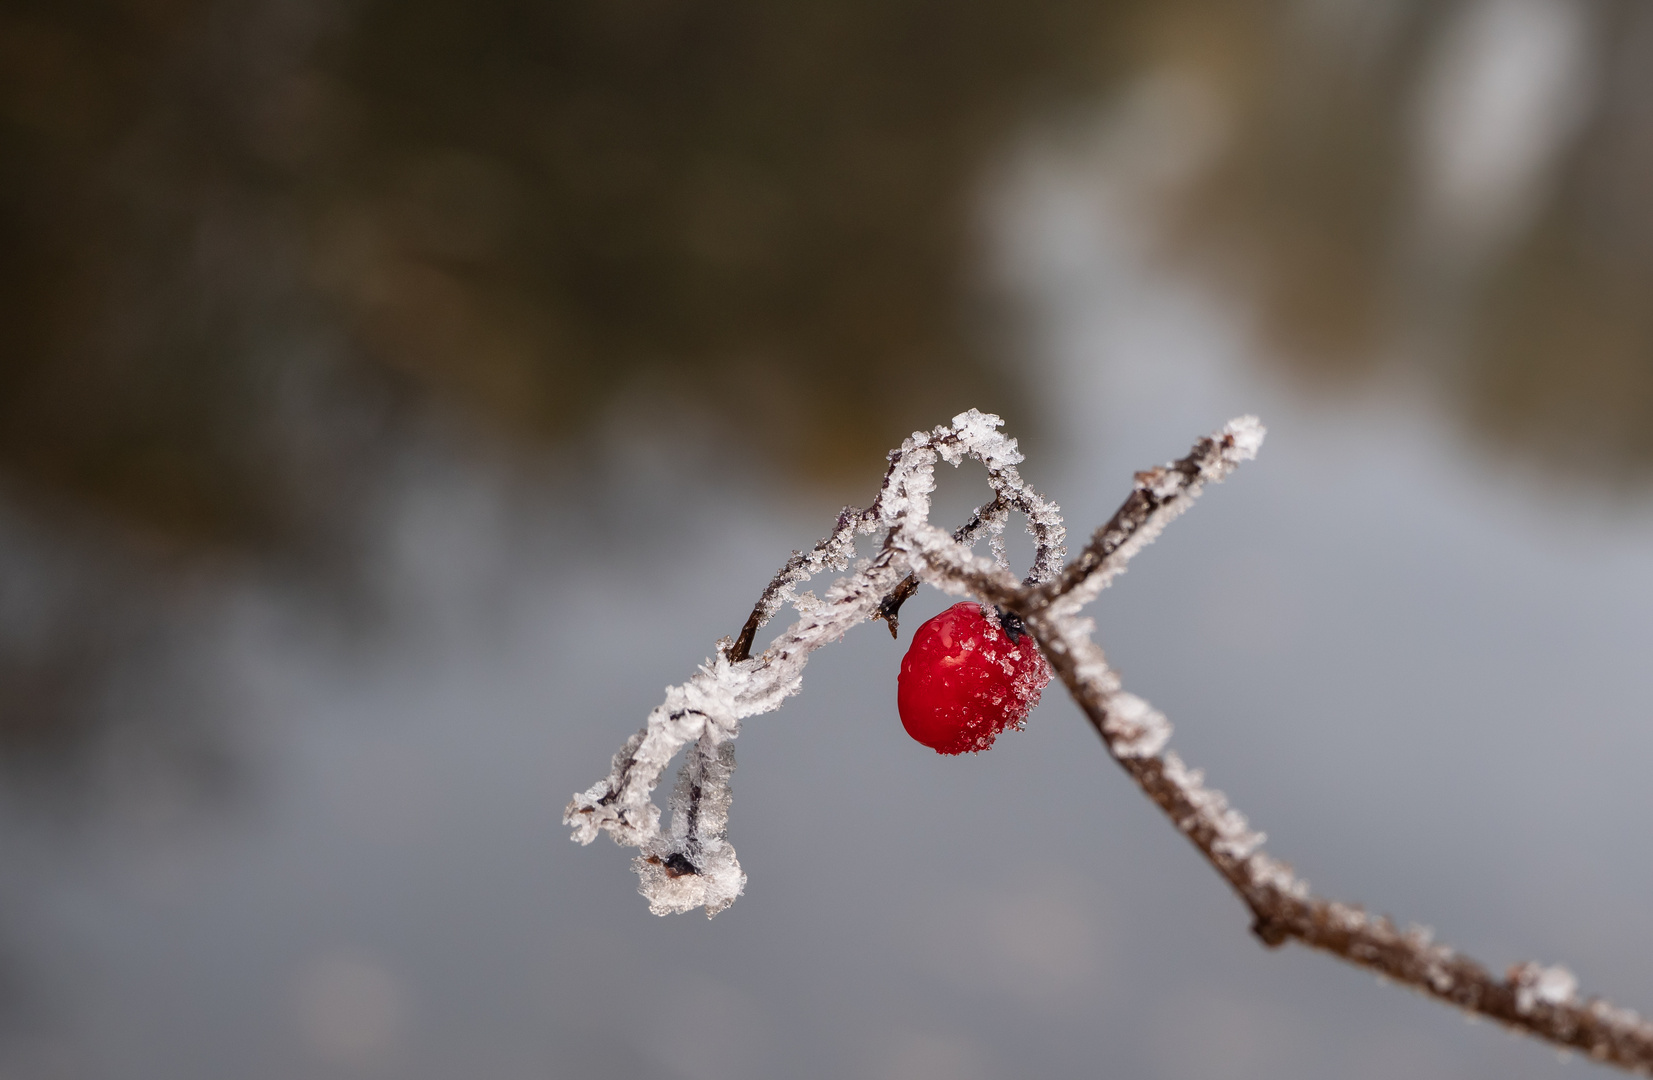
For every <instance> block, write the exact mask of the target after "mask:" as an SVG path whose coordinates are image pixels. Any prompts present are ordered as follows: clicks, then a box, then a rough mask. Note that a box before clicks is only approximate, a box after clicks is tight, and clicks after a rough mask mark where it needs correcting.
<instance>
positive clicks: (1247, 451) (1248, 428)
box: [1212, 415, 1268, 479]
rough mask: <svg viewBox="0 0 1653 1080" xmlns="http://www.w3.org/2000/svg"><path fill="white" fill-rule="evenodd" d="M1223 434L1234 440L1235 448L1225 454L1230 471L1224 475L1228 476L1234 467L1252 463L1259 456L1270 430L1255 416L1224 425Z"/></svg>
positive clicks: (1247, 416) (1242, 417)
mask: <svg viewBox="0 0 1653 1080" xmlns="http://www.w3.org/2000/svg"><path fill="white" fill-rule="evenodd" d="M1222 434H1223V435H1227V436H1229V437H1230V438H1231V439H1233V440H1234V445H1233V448H1232V449H1230V450H1225V451H1224V453H1223V460H1224V461H1226V462H1227V463H1228V469H1225V470H1224V471H1223V474H1224V475H1227V474H1228V472H1229V471H1231V470H1232V469H1233V468H1234V466H1236V465H1238V464H1240V463H1241V462H1242V461H1251V460H1252V459H1254V458H1255V457H1256V456H1257V451H1259V450H1261V449H1262V448H1263V438H1264V436H1266V435H1267V434H1268V428H1266V427H1264V426H1263V422H1262V421H1261V420H1259V419H1257V418H1256V417H1255V416H1251V415H1246V416H1241V417H1238V418H1236V419H1233V420H1230V421H1229V422H1228V423H1226V424H1224V425H1223V430H1222ZM1212 479H1221V477H1212Z"/></svg>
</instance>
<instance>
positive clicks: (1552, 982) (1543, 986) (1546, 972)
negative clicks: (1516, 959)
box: [1508, 963, 1578, 1016]
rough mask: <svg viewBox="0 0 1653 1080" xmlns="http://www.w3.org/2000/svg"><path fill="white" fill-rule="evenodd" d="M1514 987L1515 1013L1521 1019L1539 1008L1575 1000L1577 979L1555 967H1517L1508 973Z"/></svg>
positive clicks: (1576, 996)
mask: <svg viewBox="0 0 1653 1080" xmlns="http://www.w3.org/2000/svg"><path fill="white" fill-rule="evenodd" d="M1508 978H1509V982H1510V984H1511V985H1512V986H1514V987H1515V1011H1516V1012H1518V1013H1521V1014H1522V1015H1523V1016H1525V1015H1527V1014H1529V1013H1531V1012H1532V1011H1533V1010H1534V1009H1536V1008H1537V1007H1538V1006H1539V1005H1541V1004H1542V1005H1570V1004H1572V1003H1574V1002H1575V1001H1577V1000H1578V976H1576V975H1574V974H1573V973H1572V972H1570V971H1568V970H1567V969H1566V968H1564V967H1562V966H1561V965H1559V964H1556V965H1552V966H1551V967H1543V966H1541V965H1538V964H1533V963H1527V964H1517V965H1515V966H1514V967H1512V968H1510V970H1509V976H1508Z"/></svg>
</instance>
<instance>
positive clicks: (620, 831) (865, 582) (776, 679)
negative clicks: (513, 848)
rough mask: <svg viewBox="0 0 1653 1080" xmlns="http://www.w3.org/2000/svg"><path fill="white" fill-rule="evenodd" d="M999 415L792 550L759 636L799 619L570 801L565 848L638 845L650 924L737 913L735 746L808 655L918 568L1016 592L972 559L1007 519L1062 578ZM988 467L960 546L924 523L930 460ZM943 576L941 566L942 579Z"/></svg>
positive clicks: (933, 439)
mask: <svg viewBox="0 0 1653 1080" xmlns="http://www.w3.org/2000/svg"><path fill="white" fill-rule="evenodd" d="M1002 425H1003V421H1002V420H1000V419H999V418H998V417H996V416H993V415H990V414H986V413H981V412H977V411H976V410H975V409H971V410H969V411H968V412H963V413H960V414H959V415H958V416H956V417H954V418H953V424H952V426H951V427H938V428H936V429H934V430H933V431H929V432H915V433H914V434H913V435H912V437H911V438H909V439H907V440H906V441H905V442H903V443H902V445H901V449H900V450H898V451H896V452H895V453H893V454H891V456H890V467H889V471H888V472H887V473H886V475H885V478H884V484H883V487H882V489H881V490H880V492H879V495H878V499H877V500H876V501H875V502H874V503H873V505H872V506H871V507H870V508H869V509H867V510H865V511H861V510H855V509H853V508H846V509H845V510H844V511H843V513H841V514H840V515H839V517H838V524H837V527H836V528H835V529H834V530H833V532H832V533H831V534H830V535H829V536H827V537H826V538H825V539H823V540H822V541H821V542H820V543H819V544H817V545H816V546H815V548H814V549H813V550H812V551H809V552H794V553H793V555H792V558H791V559H789V560H788V561H787V564H786V565H785V566H784V567H782V568H781V571H780V572H779V573H778V574H777V575H776V576H775V579H774V580H773V581H772V582H771V583H770V586H769V588H768V589H767V590H766V591H765V593H764V596H763V598H762V599H761V600H760V601H759V603H758V605H757V609H756V611H755V612H754V616H755V618H756V622H757V624H758V625H759V626H761V625H762V624H763V623H764V622H767V621H768V619H769V618H770V617H771V616H772V615H773V614H774V613H775V612H776V611H778V610H779V609H780V607H781V606H782V605H783V604H785V603H791V604H792V606H793V607H794V609H795V610H796V611H797V612H798V615H799V619H798V620H797V621H796V622H794V623H793V624H792V625H791V626H790V627H788V628H787V630H786V631H785V632H784V633H782V634H781V635H780V636H779V637H777V638H776V639H775V640H774V642H772V643H771V644H770V646H769V647H768V648H767V649H765V650H764V651H763V654H762V655H760V656H757V657H753V658H750V659H745V660H732V659H731V658H730V657H731V649H732V645H733V643H732V642H731V641H729V640H728V639H725V640H724V641H723V642H720V643H719V647H718V653H717V656H716V657H715V658H714V659H711V660H708V661H707V662H706V663H705V664H703V665H702V666H701V668H700V670H699V671H698V672H697V673H696V674H695V675H694V676H693V677H692V678H690V679H689V681H688V682H686V683H683V684H681V685H679V686H672V687H668V688H667V690H666V699H665V701H664V702H663V703H662V704H661V705H659V706H657V707H656V708H655V709H654V710H653V711H652V712H651V713H649V717H648V722H647V724H646V726H645V727H644V728H643V730H642V731H640V732H638V733H637V734H636V735H633V736H632V737H631V738H630V739H629V740H628V741H627V742H626V744H625V746H623V747H622V748H621V749H620V752H619V753H618V754H616V755H615V756H614V761H613V767H612V770H611V771H610V773H609V775H608V777H607V778H605V779H604V780H602V781H600V782H599V783H597V784H594V785H592V786H591V787H590V788H588V789H586V790H585V791H583V792H581V793H579V794H577V795H575V796H574V799H573V801H572V802H570V803H569V805H568V808H567V810H566V811H565V812H564V814H563V822H564V824H566V825H568V826H570V827H571V828H572V830H573V839H574V840H576V841H578V842H579V843H582V844H589V843H590V842H591V841H592V840H594V839H596V838H597V835H598V834H599V833H600V832H607V833H608V834H609V835H610V836H612V837H613V838H614V840H615V842H616V843H620V844H624V845H629V846H632V847H637V848H640V849H642V854H641V855H639V856H638V857H637V859H636V860H635V862H634V866H635V868H636V870H637V872H638V875H639V878H640V879H641V883H640V885H639V891H640V892H641V893H642V894H643V895H644V896H645V897H646V898H647V899H648V901H649V908H650V910H651V911H654V912H655V913H656V914H667V913H669V912H674V911H687V910H690V909H692V908H695V907H704V908H705V909H706V913H707V915H708V916H713V915H716V914H717V913H718V912H719V911H721V910H723V909H724V908H726V907H728V906H729V904H731V903H733V902H734V900H735V898H736V897H737V896H739V895H740V893H741V891H742V890H743V889H744V887H745V883H746V875H745V874H744V873H743V872H742V871H741V868H740V863H739V861H738V860H737V859H736V858H735V850H734V848H733V847H732V846H730V845H729V844H728V843H727V841H726V840H725V839H724V832H725V830H726V828H727V824H728V815H729V802H730V788H729V776H730V774H731V773H732V772H733V770H734V766H735V759H734V747H733V746H732V745H731V743H732V741H733V740H734V739H735V738H736V737H737V736H738V735H739V734H740V722H741V721H742V720H744V719H746V718H747V717H750V716H756V715H760V714H762V713H766V712H771V711H773V710H774V709H777V708H779V707H780V705H781V703H782V701H784V700H785V698H786V697H788V696H789V695H791V694H795V693H797V692H798V689H799V688H800V686H801V685H802V681H803V669H804V666H805V664H807V663H808V661H809V656H810V654H811V653H813V652H814V651H815V650H816V649H818V648H820V647H821V646H823V645H825V644H827V643H829V642H832V641H836V640H837V639H838V638H840V637H842V636H843V635H844V633H845V632H846V631H848V630H850V629H851V628H853V627H855V626H857V625H859V624H861V623H863V622H866V621H867V620H868V619H869V618H870V617H871V616H872V615H873V613H874V612H876V611H877V610H878V608H879V604H880V603H881V602H882V601H883V599H884V598H885V597H886V596H888V595H890V593H891V592H892V591H893V590H894V588H895V587H896V585H897V584H898V583H899V582H900V581H901V579H902V577H903V576H904V575H905V574H907V573H909V572H917V573H919V574H920V576H921V577H922V578H923V579H924V580H926V581H928V582H930V583H931V584H935V585H941V586H943V587H945V588H948V589H949V590H950V591H960V592H963V591H972V590H974V591H977V592H980V591H982V590H983V589H987V590H990V591H991V590H1013V589H1015V588H1016V587H1017V583H1016V581H1015V579H1014V577H1012V576H1011V575H1010V574H1009V573H1008V571H1007V570H1005V569H1004V568H1003V567H1002V566H1000V565H998V564H997V563H996V561H995V560H991V559H980V558H977V557H976V556H974V555H972V554H971V553H970V545H971V544H972V543H974V542H975V540H976V539H977V538H978V536H979V535H980V534H981V533H982V532H987V533H989V534H996V532H997V531H998V530H1001V529H1002V528H1003V523H1004V520H1005V518H1006V516H1007V515H1008V513H1009V511H1010V510H1017V511H1019V512H1021V513H1023V514H1024V515H1026V517H1027V519H1028V531H1029V532H1031V533H1032V534H1033V537H1034V541H1035V544H1036V549H1037V554H1036V556H1035V561H1034V566H1033V570H1032V572H1031V573H1030V574H1029V577H1028V579H1027V580H1028V581H1029V582H1043V581H1047V580H1049V579H1050V578H1052V577H1054V576H1055V575H1056V574H1057V573H1058V572H1060V570H1061V566H1062V559H1063V556H1064V555H1065V554H1066V550H1065V548H1064V547H1063V541H1064V539H1065V530H1064V529H1063V527H1062V519H1061V511H1060V510H1059V508H1058V507H1057V506H1056V505H1055V504H1054V503H1051V502H1049V501H1047V500H1046V499H1044V497H1043V496H1041V495H1039V493H1038V492H1036V491H1034V490H1033V489H1032V488H1031V487H1029V486H1028V485H1027V484H1026V483H1024V482H1023V480H1022V478H1021V476H1020V475H1019V474H1018V473H1017V471H1016V468H1015V466H1016V465H1017V463H1019V462H1020V461H1021V460H1022V455H1021V453H1020V452H1019V451H1018V450H1017V448H1016V441H1015V440H1014V439H1010V438H1006V437H1005V436H1004V435H1003V434H1001V433H1000V432H999V431H998V430H997V429H998V428H999V427H1000V426H1002ZM967 457H972V458H975V459H977V460H979V461H980V462H981V463H982V464H983V465H984V466H986V468H987V472H988V483H989V484H990V485H991V487H992V488H993V492H994V500H993V502H992V503H989V504H988V505H986V506H984V507H982V508H981V509H980V510H978V511H977V513H976V515H975V518H974V520H975V522H976V523H977V525H978V527H977V528H975V529H973V530H965V532H966V535H963V536H961V537H959V538H957V539H955V538H954V537H953V536H951V535H949V534H948V533H946V532H943V531H942V530H940V529H937V528H934V527H933V526H931V525H930V524H929V523H928V521H927V518H928V516H929V512H930V494H931V492H933V491H934V490H935V466H936V463H937V461H946V462H947V463H949V464H951V465H958V464H960V463H961V462H963V461H964V459H965V458H967ZM879 531H886V532H887V535H886V539H885V543H884V546H883V549H882V550H881V551H880V552H879V553H878V554H877V555H876V556H874V557H873V558H870V559H865V560H861V561H860V562H859V563H858V564H857V565H856V568H855V571H854V572H853V573H851V574H848V575H845V576H843V577H840V578H838V579H837V580H836V581H834V582H833V583H832V585H831V586H830V587H828V589H827V590H826V594H825V596H824V597H821V598H819V599H817V598H816V597H815V596H814V595H812V594H810V593H804V594H802V595H799V594H798V593H797V592H796V586H797V585H798V584H799V583H800V582H803V581H806V580H808V579H809V578H810V577H812V576H813V575H814V574H816V573H819V572H820V571H822V570H826V569H833V570H842V569H844V568H846V567H847V566H848V565H849V563H850V561H851V559H853V558H854V551H855V536H856V535H857V534H858V533H875V532H879ZM935 566H940V567H944V568H945V569H941V570H937V569H935V568H934V567H935ZM690 744H693V745H694V749H693V750H692V751H691V752H690V754H689V757H688V760H687V761H686V763H685V765H684V766H683V770H682V775H681V776H680V779H679V783H678V786H677V790H676V792H675V794H674V797H673V801H672V824H671V831H670V833H669V835H662V833H661V831H660V816H661V815H660V808H659V807H658V806H656V805H655V804H654V803H653V801H652V796H653V793H654V789H655V788H656V787H657V786H658V785H659V782H660V777H661V775H662V773H664V771H665V769H666V767H667V766H668V765H669V764H670V763H671V760H672V758H673V757H675V756H676V755H677V753H678V751H679V750H682V749H683V748H684V747H685V746H688V745H690Z"/></svg>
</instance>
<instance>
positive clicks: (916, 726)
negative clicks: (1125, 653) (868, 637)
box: [895, 601, 1050, 754]
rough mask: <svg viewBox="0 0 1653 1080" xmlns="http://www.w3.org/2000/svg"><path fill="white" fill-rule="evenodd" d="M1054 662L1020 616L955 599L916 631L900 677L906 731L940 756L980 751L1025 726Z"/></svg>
mask: <svg viewBox="0 0 1653 1080" xmlns="http://www.w3.org/2000/svg"><path fill="white" fill-rule="evenodd" d="M1048 682H1050V667H1049V665H1047V664H1046V663H1045V658H1044V657H1043V656H1040V655H1039V647H1038V646H1037V645H1035V644H1034V643H1033V638H1032V637H1031V636H1030V635H1028V634H1027V633H1026V632H1025V631H1023V630H1021V627H1020V623H1019V621H1016V622H1012V621H1010V620H1001V619H1000V618H999V617H998V613H997V612H996V611H992V610H991V609H988V611H986V612H984V611H983V609H982V606H981V605H980V604H977V603H974V602H971V601H965V602H964V603H962V604H954V605H953V606H952V607H950V608H948V609H947V610H946V611H943V612H942V613H941V614H940V615H937V616H936V617H935V618H933V619H931V620H930V621H929V622H927V623H925V624H924V625H923V626H921V627H919V628H918V631H917V632H916V633H914V634H913V641H912V644H911V645H910V646H908V648H907V655H906V656H905V657H903V658H902V660H901V675H900V677H899V678H898V679H897V680H896V694H895V703H896V708H897V710H898V711H899V712H900V713H901V726H902V727H904V728H906V729H907V734H909V735H911V736H912V737H913V738H915V739H917V740H918V741H919V742H921V743H923V744H924V745H925V746H928V747H930V748H931V749H932V750H935V751H936V752H937V753H941V754H963V753H975V752H976V751H978V750H986V749H987V748H988V747H989V746H992V745H993V740H994V738H996V737H997V736H998V734H999V732H1001V731H1003V730H1004V729H1005V728H1008V727H1020V726H1021V725H1022V722H1023V721H1024V720H1026V719H1027V714H1028V711H1029V710H1030V709H1032V708H1033V706H1035V705H1037V704H1038V703H1039V691H1041V690H1043V689H1044V688H1045V684H1047V683H1048Z"/></svg>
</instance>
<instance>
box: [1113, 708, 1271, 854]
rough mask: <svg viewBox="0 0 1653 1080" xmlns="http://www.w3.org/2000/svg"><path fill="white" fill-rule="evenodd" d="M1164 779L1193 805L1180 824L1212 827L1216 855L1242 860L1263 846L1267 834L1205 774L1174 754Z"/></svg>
mask: <svg viewBox="0 0 1653 1080" xmlns="http://www.w3.org/2000/svg"><path fill="white" fill-rule="evenodd" d="M1117 696H1119V697H1129V696H1130V695H1128V694H1121V695H1117ZM1137 700H1138V701H1140V700H1141V699H1140V698H1139V699H1137ZM1142 708H1144V709H1147V708H1148V703H1147V702H1142ZM1165 779H1166V780H1168V781H1170V782H1171V783H1172V784H1174V785H1176V787H1177V788H1178V789H1179V790H1180V791H1181V792H1182V795H1183V798H1185V799H1187V800H1188V802H1189V803H1190V804H1191V805H1192V806H1193V807H1194V814H1193V816H1191V817H1188V818H1184V819H1183V820H1182V821H1179V822H1177V826H1178V827H1179V828H1181V829H1182V830H1183V831H1184V832H1193V831H1194V830H1196V829H1199V828H1201V827H1203V828H1204V829H1207V830H1209V831H1210V832H1211V833H1212V834H1213V835H1214V837H1215V838H1214V839H1213V840H1212V842H1211V850H1212V851H1214V852H1215V853H1216V854H1218V855H1222V856H1226V857H1227V858H1230V859H1234V860H1236V861H1240V860H1244V859H1246V858H1248V857H1250V856H1251V854H1252V852H1254V851H1256V850H1257V849H1258V848H1260V847H1262V846H1263V841H1264V840H1265V839H1266V838H1265V837H1264V835H1263V834H1262V833H1260V832H1257V831H1256V830H1255V829H1253V828H1252V827H1251V825H1250V823H1249V822H1247V821H1246V819H1245V815H1244V814H1242V813H1240V812H1239V811H1238V810H1236V809H1234V808H1233V807H1231V806H1229V805H1228V796H1226V795H1224V794H1223V793H1222V792H1220V791H1217V790H1216V789H1214V788H1208V787H1206V786H1205V774H1204V773H1203V772H1201V771H1200V770H1199V769H1190V768H1189V767H1188V766H1186V765H1184V764H1183V763H1182V758H1180V757H1178V756H1177V755H1176V754H1175V753H1170V754H1166V755H1165Z"/></svg>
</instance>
